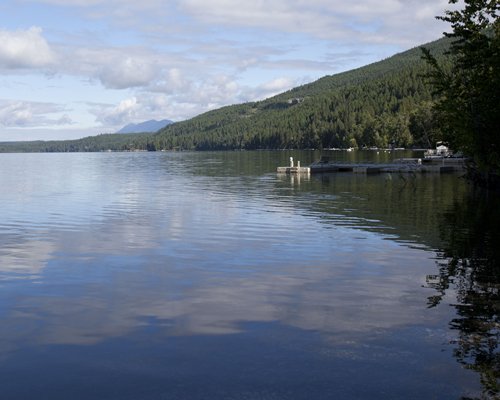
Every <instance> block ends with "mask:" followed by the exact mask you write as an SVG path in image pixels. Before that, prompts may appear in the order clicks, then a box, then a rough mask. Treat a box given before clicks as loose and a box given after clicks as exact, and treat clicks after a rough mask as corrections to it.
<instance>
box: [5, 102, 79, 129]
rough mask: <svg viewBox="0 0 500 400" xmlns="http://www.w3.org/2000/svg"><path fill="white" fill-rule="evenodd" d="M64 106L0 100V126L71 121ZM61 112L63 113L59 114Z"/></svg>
mask: <svg viewBox="0 0 500 400" xmlns="http://www.w3.org/2000/svg"><path fill="white" fill-rule="evenodd" d="M65 111H68V110H67V109H66V107H64V106H62V105H59V104H54V103H42V102H33V101H20V100H0V126H3V127H35V126H54V125H55V126H61V125H70V124H72V123H73V121H72V120H71V118H70V117H69V115H67V114H66V113H64V112H65ZM61 113H64V114H62V115H61Z"/></svg>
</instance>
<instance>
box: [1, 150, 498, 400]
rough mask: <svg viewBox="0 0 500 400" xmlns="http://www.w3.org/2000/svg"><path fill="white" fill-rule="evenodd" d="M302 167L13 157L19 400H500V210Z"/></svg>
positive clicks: (453, 195)
mask: <svg viewBox="0 0 500 400" xmlns="http://www.w3.org/2000/svg"><path fill="white" fill-rule="evenodd" d="M332 154H333V153H332ZM406 155H407V154H406V153H399V154H394V153H383V152H381V153H380V154H377V153H376V152H370V153H368V152H366V153H362V152H353V153H346V152H336V153H335V156H336V157H338V158H339V159H347V160H351V161H354V160H356V159H360V158H363V159H370V160H372V161H377V160H378V161H387V160H390V159H391V158H393V157H400V156H406ZM290 156H293V157H294V158H295V160H300V161H301V163H302V165H307V164H309V163H310V162H312V161H314V160H317V159H319V157H320V154H319V153H318V152H285V151H283V152H230V153H229V152H228V153H223V152H220V153H187V152H186V153H79V154H0V188H1V189H0V205H1V210H2V211H1V212H2V214H1V218H0V377H1V381H0V398H2V399H9V400H17V399H50V400H54V399H65V400H67V399H120V400H122V399H272V400H276V399H384V400H387V399H440V400H442V399H461V398H494V397H495V395H497V394H498V383H499V375H500V372H499V371H500V355H499V351H498V335H499V327H500V323H499V309H500V302H499V294H498V293H499V286H500V285H499V283H500V272H499V259H500V258H499V256H498V248H499V247H500V240H499V236H498V232H497V231H498V226H500V225H499V224H500V218H499V210H498V204H500V203H499V202H498V198H494V197H492V195H490V196H485V195H482V194H481V193H477V192H475V191H473V190H472V188H470V187H469V186H468V185H467V184H466V182H465V181H464V180H463V179H460V178H459V177H458V176H457V175H455V174H450V175H442V176H439V175H431V174H429V175H421V176H410V175H408V176H405V175H398V174H394V175H387V174H380V175H373V176H365V175H357V174H352V173H339V174H323V175H312V176H310V177H306V176H300V177H293V176H286V175H285V176H279V175H277V174H276V173H275V170H276V167H277V166H279V165H282V166H284V165H287V164H288V158H289V157H290ZM481 396H483V397H481Z"/></svg>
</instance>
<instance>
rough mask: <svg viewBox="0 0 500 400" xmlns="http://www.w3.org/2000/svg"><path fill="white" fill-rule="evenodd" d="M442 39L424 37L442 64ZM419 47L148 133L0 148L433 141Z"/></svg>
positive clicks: (1, 146) (312, 145)
mask: <svg viewBox="0 0 500 400" xmlns="http://www.w3.org/2000/svg"><path fill="white" fill-rule="evenodd" d="M449 44H450V40H449V39H446V38H444V39H440V40H438V41H435V42H432V43H429V44H426V45H425V47H426V48H428V49H429V50H430V51H431V52H432V54H434V55H435V56H436V58H437V59H438V60H439V61H440V62H441V63H444V65H445V66H446V62H445V58H444V56H443V53H444V52H445V50H447V49H448V48H449ZM428 68H429V67H428V65H427V64H426V62H425V61H424V60H422V53H421V50H420V49H419V48H415V49H412V50H408V51H406V52H404V53H400V54H397V55H395V56H393V57H390V58H388V59H385V60H383V61H380V62H377V63H374V64H370V65H367V66H365V67H362V68H359V69H355V70H352V71H348V72H344V73H340V74H336V75H332V76H325V77H323V78H321V79H319V80H317V81H315V82H312V83H309V84H306V85H303V86H300V87H297V88H294V89H292V90H290V91H287V92H285V93H282V94H280V95H277V96H275V97H272V98H269V99H266V100H263V101H258V102H250V103H244V104H237V105H232V106H227V107H223V108H220V109H217V110H213V111H210V112H207V113H204V114H201V115H199V116H197V117H194V118H192V119H190V120H187V121H183V122H178V123H175V124H172V125H169V126H167V127H165V128H164V129H162V130H160V131H159V132H157V133H155V134H151V135H147V134H142V135H100V136H95V137H89V138H84V139H80V140H71V141H53V142H28V143H20V142H17V143H0V151H99V150H108V149H110V150H132V149H143V150H163V149H165V150H171V149H185V150H187V149H189V150H232V149H247V150H251V149H291V148H295V149H297V148H304V149H305V148H331V147H343V148H345V147H365V146H366V147H371V146H377V147H388V146H395V147H410V146H413V147H433V146H434V144H435V141H436V140H437V139H439V132H437V131H436V129H435V128H434V125H433V116H432V93H431V92H432V90H431V87H430V86H429V85H428V84H426V82H425V79H424V78H423V75H424V74H425V73H426V72H427V70H428Z"/></svg>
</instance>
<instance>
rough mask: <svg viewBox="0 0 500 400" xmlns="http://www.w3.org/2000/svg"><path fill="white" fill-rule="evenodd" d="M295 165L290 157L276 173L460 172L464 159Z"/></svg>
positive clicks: (325, 161) (325, 162) (324, 161)
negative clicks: (288, 161) (286, 165)
mask: <svg viewBox="0 0 500 400" xmlns="http://www.w3.org/2000/svg"><path fill="white" fill-rule="evenodd" d="M297 164H298V165H297V166H295V165H294V164H293V159H292V158H291V159H290V166H289V167H278V169H277V172H278V173H286V174H316V173H327V172H351V173H355V174H367V175H370V174H379V173H400V174H402V173H432V174H436V173H437V174H442V173H450V172H462V171H464V168H465V160H464V159H462V158H441V159H435V158H433V159H420V158H418V159H417V158H405V159H399V160H395V161H394V162H392V163H384V164H382V163H339V162H334V161H330V160H327V159H321V160H320V161H318V162H315V163H312V164H311V165H310V166H309V167H301V166H300V161H299V162H298V163H297Z"/></svg>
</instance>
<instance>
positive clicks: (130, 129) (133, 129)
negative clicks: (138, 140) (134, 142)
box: [116, 119, 174, 133]
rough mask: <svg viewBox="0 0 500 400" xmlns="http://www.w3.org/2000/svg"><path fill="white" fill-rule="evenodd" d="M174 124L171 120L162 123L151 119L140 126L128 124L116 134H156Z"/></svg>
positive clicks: (164, 120) (139, 124) (163, 120)
mask: <svg viewBox="0 0 500 400" xmlns="http://www.w3.org/2000/svg"><path fill="white" fill-rule="evenodd" d="M173 123H174V121H170V120H169V119H162V120H161V121H157V120H155V119H150V120H149V121H144V122H140V123H138V124H128V125H126V126H124V127H123V128H122V129H120V130H119V131H118V132H116V133H142V132H156V131H159V130H160V129H162V128H165V127H166V126H167V125H170V124H173Z"/></svg>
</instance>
